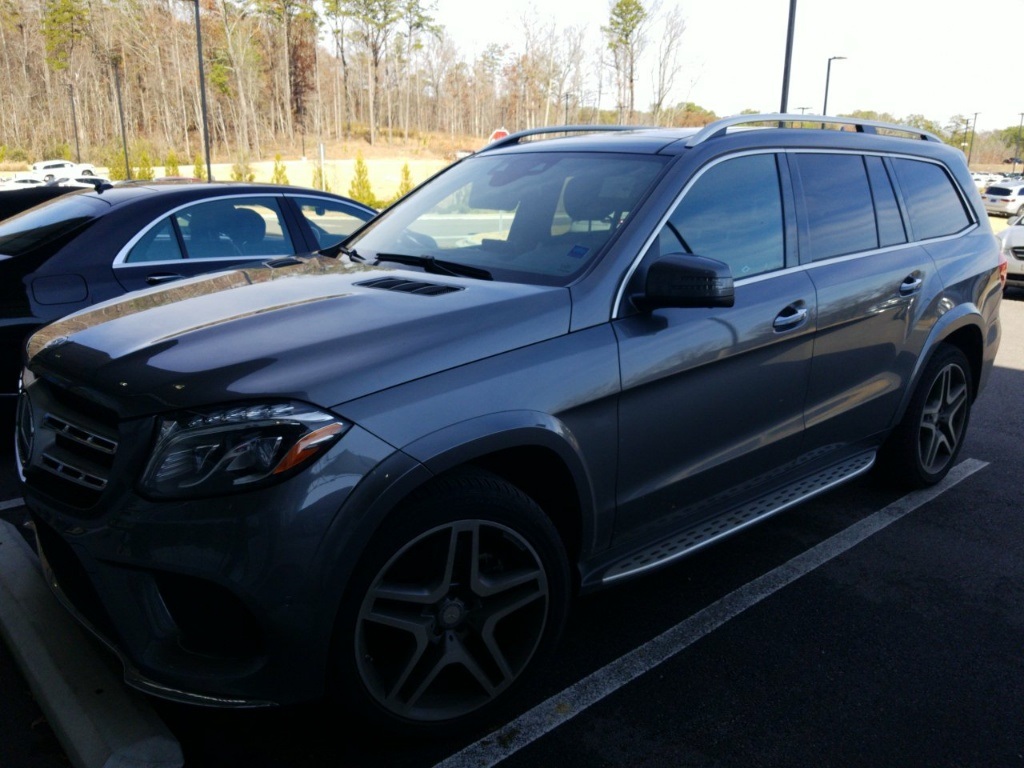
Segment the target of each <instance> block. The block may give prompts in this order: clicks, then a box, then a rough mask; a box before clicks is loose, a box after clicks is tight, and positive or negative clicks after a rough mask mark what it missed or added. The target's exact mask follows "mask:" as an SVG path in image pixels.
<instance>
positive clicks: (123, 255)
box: [111, 192, 296, 269]
mask: <svg viewBox="0 0 1024 768" xmlns="http://www.w3.org/2000/svg"><path fill="white" fill-rule="evenodd" d="M284 197H287V195H284V194H282V193H274V192H256V193H253V194H230V195H217V196H215V197H204V198H201V199H199V200H190V201H189V202H187V203H182V204H181V205H179V206H177V207H175V208H169V209H168V210H166V211H164V212H163V213H161V214H160V215H159V216H157V217H156V218H155V219H154V220H153V221H151V222H150V223H149V224H147V225H146V226H145V227H143V228H142V229H140V230H139V231H138V232H136V233H135V235H134V236H133V237H132V239H131V240H129V241H128V242H127V243H125V245H124V246H123V247H122V248H121V250H120V251H118V252H117V255H116V256H114V260H113V262H112V263H111V265H112V266H113V267H114V269H117V268H118V267H124V268H126V269H127V268H130V267H139V266H142V265H146V266H153V265H157V264H180V263H181V262H182V261H189V259H170V260H164V261H140V262H137V263H135V264H132V263H131V262H128V261H125V259H127V258H128V254H129V253H130V252H131V250H132V248H134V247H135V245H136V243H138V242H139V240H141V239H142V238H143V237H144V236H145V235H146V234H147V233H148V232H149V231H150V230H151V229H153V227H155V226H157V225H158V224H159V223H160V222H162V221H163V220H164V219H166V218H167V217H168V216H173V215H174V214H176V213H177V212H178V211H181V210H184V209H185V208H192V207H193V206H196V205H202V204H203V203H208V202H213V201H219V200H238V199H240V198H246V199H252V198H271V199H273V200H280V199H282V198H284ZM278 213H280V214H281V217H282V222H283V223H284V224H285V229H286V230H287V226H288V224H287V221H286V220H285V213H284V211H283V210H281V207H280V205H279V206H278ZM288 237H289V238H291V232H288ZM293 245H294V243H293ZM295 253H296V251H289V252H288V253H280V254H272V255H270V256H267V257H266V258H271V259H273V258H277V257H278V256H291V255H293V254H295ZM238 258H239V257H238V256H222V257H218V258H214V259H201V261H210V262H217V261H232V260H237V259H238ZM259 258H260V259H262V258H264V257H263V256H260V257H259ZM197 261H200V259H197Z"/></svg>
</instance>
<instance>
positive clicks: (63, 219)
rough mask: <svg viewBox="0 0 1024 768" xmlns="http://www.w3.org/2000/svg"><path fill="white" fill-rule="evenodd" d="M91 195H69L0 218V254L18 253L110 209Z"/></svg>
mask: <svg viewBox="0 0 1024 768" xmlns="http://www.w3.org/2000/svg"><path fill="white" fill-rule="evenodd" d="M109 207H110V206H109V205H107V204H106V203H103V202H101V201H99V200H97V199H95V198H93V197H87V196H83V195H76V194H73V193H72V194H71V195H70V196H64V197H59V198H57V199H56V200H51V201H49V202H47V203H45V204H43V205H40V206H36V207H35V208H30V209H29V210H27V211H25V212H23V213H19V214H18V215H17V216H12V217H11V218H9V219H4V220H3V221H0V255H3V256H20V255H22V254H23V253H28V252H29V251H32V250H33V249H35V248H38V247H39V246H40V245H44V244H46V243H48V242H52V241H53V240H56V239H57V238H59V237H62V236H63V235H66V234H68V233H69V232H71V231H73V230H75V229H77V228H78V227H80V226H82V225H83V224H85V223H86V222H88V221H91V220H92V219H94V218H96V217H97V216H99V215H100V214H101V213H103V212H104V211H106V210H108V209H109Z"/></svg>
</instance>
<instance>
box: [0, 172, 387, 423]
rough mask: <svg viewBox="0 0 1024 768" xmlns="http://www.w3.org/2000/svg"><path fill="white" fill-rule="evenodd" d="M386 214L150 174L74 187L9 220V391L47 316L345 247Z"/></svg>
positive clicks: (1, 282) (3, 286) (2, 236)
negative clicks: (116, 183)
mask: <svg viewBox="0 0 1024 768" xmlns="http://www.w3.org/2000/svg"><path fill="white" fill-rule="evenodd" d="M375 214H376V211H375V210H373V209H372V208H369V207H367V206H365V205H362V204H361V203H358V202H356V201H354V200H350V199H348V198H344V197H340V196H338V195H333V194H330V193H328V192H320V191H318V190H314V189H307V188H301V187H287V186H277V185H263V184H237V183H214V184H177V183H151V184H134V185H127V186H120V187H109V188H106V189H101V190H97V191H95V192H94V191H84V192H77V193H72V194H68V195H64V196H61V197H59V198H57V199H55V200H52V201H50V202H48V203H46V204H44V205H40V206H37V207H35V208H32V209H30V210H28V211H25V212H24V213H21V214H19V215H17V216H14V217H12V218H9V219H5V220H4V221H0V401H2V400H4V399H9V398H11V396H13V395H14V394H15V393H16V390H17V381H18V371H19V369H20V366H21V347H22V345H23V343H24V341H25V339H26V337H27V336H28V335H29V334H30V333H31V332H32V331H34V330H35V329H36V328H38V327H39V326H41V325H43V324H45V323H48V322H50V321H52V320H56V319H57V318H59V317H62V316H63V315H66V314H68V313H70V312H73V311H75V310H78V309H81V308H82V307H85V306H87V305H90V304H95V303H96V302H99V301H103V300H106V299H110V298H114V297H116V296H119V295H121V294H123V293H125V292H127V291H133V290H136V289H139V288H145V287H148V286H153V285H160V284H163V283H166V282H169V281H172V280H178V279H180V278H183V277H189V276H191V275H196V274H199V273H201V272H210V271H214V270H219V269H227V268H230V267H233V266H235V265H237V264H242V263H246V262H252V261H267V260H271V259H274V258H278V257H282V256H289V255H292V254H296V253H308V252H311V251H317V250H320V249H321V248H325V247H328V246H332V245H336V244H337V243H338V242H340V241H341V240H343V239H344V238H345V237H347V236H348V235H349V234H351V233H352V232H353V231H355V230H356V229H357V228H359V227H360V226H361V225H362V224H363V222H365V221H368V220H369V219H371V218H372V217H373V216H374V215H375ZM3 405H4V404H3V403H2V402H0V412H6V411H7V410H9V409H8V408H6V407H3Z"/></svg>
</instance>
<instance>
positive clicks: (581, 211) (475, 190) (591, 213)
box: [345, 152, 666, 285]
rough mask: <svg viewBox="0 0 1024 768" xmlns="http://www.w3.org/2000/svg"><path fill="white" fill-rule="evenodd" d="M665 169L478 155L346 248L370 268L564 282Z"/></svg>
mask: <svg viewBox="0 0 1024 768" xmlns="http://www.w3.org/2000/svg"><path fill="white" fill-rule="evenodd" d="M665 163H666V159H665V158H663V157H654V156H649V155H643V156H640V155H615V154H610V153H555V152H536V153H530V154H520V153H517V154H507V155H490V156H489V155H486V154H485V155H481V156H477V157H472V158H469V159H467V160H464V161H462V162H461V163H459V164H458V165H456V166H455V167H453V168H451V169H450V170H448V171H446V172H445V173H444V174H442V175H441V176H438V177H437V178H436V179H434V180H433V181H432V182H430V183H428V184H425V185H424V186H422V187H420V188H419V189H418V190H417V191H416V192H415V193H413V194H412V195H410V196H409V197H407V198H406V199H405V200H403V201H402V202H400V203H399V204H398V205H396V206H394V207H393V208H392V209H390V210H389V211H387V212H386V213H384V214H383V215H382V216H381V217H379V218H378V219H377V221H376V222H375V223H374V224H371V225H370V227H369V228H368V229H367V230H365V231H364V232H363V233H362V234H360V235H359V236H357V237H356V238H355V239H354V240H351V241H349V242H348V243H346V244H345V245H346V248H347V249H349V250H355V251H356V253H357V254H358V257H360V258H362V259H365V260H367V261H376V260H380V261H382V262H385V261H396V259H395V258H394V257H395V256H398V257H428V260H429V259H435V260H437V261H438V262H443V263H445V264H447V265H448V266H449V267H450V266H452V265H463V266H467V267H476V268H478V269H480V270H484V271H486V273H489V274H491V275H493V276H494V279H496V280H510V281H517V282H528V283H540V284H547V285H562V284H566V283H568V282H569V280H571V279H572V278H573V277H575V276H576V275H578V274H580V273H581V272H582V271H583V270H584V269H585V268H586V267H587V266H588V265H589V264H591V263H592V262H593V260H594V259H595V258H596V257H597V256H598V254H600V252H601V250H602V248H603V247H604V245H605V244H606V243H607V242H608V240H609V239H610V238H611V236H612V235H613V234H614V232H615V230H616V229H617V228H618V227H620V226H621V225H622V224H623V222H625V221H626V219H627V217H628V216H629V214H630V213H631V211H632V210H633V209H634V208H635V206H636V204H637V202H638V201H639V200H640V199H641V198H642V197H643V195H644V193H645V192H646V191H647V190H648V189H649V188H650V186H651V185H652V183H653V182H654V180H655V179H656V178H657V176H658V175H659V173H660V171H661V169H662V168H663V167H664V165H665ZM421 261H425V260H422V259H421ZM404 263H413V262H412V261H411V260H408V259H407V260H406V261H405V262H404Z"/></svg>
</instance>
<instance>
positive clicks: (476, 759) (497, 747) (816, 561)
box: [435, 459, 988, 768]
mask: <svg viewBox="0 0 1024 768" xmlns="http://www.w3.org/2000/svg"><path fill="white" fill-rule="evenodd" d="M987 466H988V463H987V462H983V461H978V460H976V459H967V460H966V461H964V462H962V463H960V464H959V465H957V466H956V467H954V468H953V469H952V470H951V471H950V473H949V475H947V476H946V479H945V480H943V481H942V482H941V483H939V484H938V485H935V486H933V487H931V488H928V489H926V490H923V491H915V492H913V493H909V494H907V495H906V496H904V497H903V498H901V499H899V500H897V501H895V502H894V503H892V504H890V505H889V506H887V507H885V508H884V509H880V510H879V511H878V512H875V513H874V514H873V515H871V516H870V517H866V518H864V519H863V520H861V521H860V522H858V523H854V524H853V525H851V526H850V527H849V528H846V529H845V530H843V531H840V532H839V533H837V534H836V535H834V536H832V537H831V538H829V539H826V540H825V541H823V542H821V543H820V544H817V545H816V546H814V547H812V548H811V549H809V550H807V551H806V552H804V553H802V554H800V555H798V556H796V557H794V558H793V559H792V560H790V561H789V562H787V563H783V564H782V565H780V566H779V567H777V568H775V569H774V570H772V571H769V572H768V573H766V574H764V575H763V576H760V577H759V578H757V579H754V580H753V581H751V582H748V583H747V584H745V585H743V586H742V587H740V588H739V589H737V590H736V591H734V592H731V593H730V594H728V595H726V596H725V597H723V598H722V599H720V600H718V601H717V602H715V603H713V604H711V605H709V606H708V607H707V608H705V609H703V610H702V611H699V612H698V613H695V614H694V615H693V616H691V617H690V618H688V619H686V620H685V621H682V622H680V623H679V624H677V625H676V626H674V627H672V628H671V629H668V630H666V631H665V632H663V633H662V634H661V635H659V636H658V637H656V638H654V639H653V640H650V641H649V642H647V643H645V644H644V645H642V646H640V647H639V648H637V649H636V650H634V651H631V652H630V653H627V654H626V655H625V656H622V657H620V658H618V659H616V660H615V661H613V662H611V663H610V664H608V665H606V666H604V667H602V668H601V669H599V670H597V671H596V672H594V673H592V674H590V675H588V676H587V677H585V678H584V679H582V680H580V681H579V682H578V683H576V684H575V685H572V686H570V687H569V688H566V689H565V690H564V691H562V692H561V693H558V694H556V695H554V696H552V697H551V698H549V699H547V700H546V701H543V702H541V703H540V704H538V705H537V706H535V707H534V708H533V709H531V710H529V711H528V712H525V713H524V714H523V715H521V716H520V717H518V718H516V719H515V720H513V721H512V722H510V723H508V724H507V725H505V726H504V727H503V728H501V729H499V730H498V731H495V732H494V733H491V734H490V735H488V736H485V737H484V738H482V739H480V740H479V741H477V742H475V743H473V744H470V745H469V746H467V747H466V748H465V749H463V750H461V751H459V752H456V753H455V754H454V755H452V756H451V757H449V758H447V759H445V760H443V761H441V762H440V763H438V764H437V766H435V768H485V767H489V766H493V765H497V764H498V763H499V762H501V761H502V760H504V759H505V758H506V757H509V756H510V755H513V754H515V753H516V752H518V751H519V750H521V749H523V748H524V747H526V746H529V745H530V744H532V743H533V742H535V741H536V740H537V739H539V738H540V737H541V736H544V735H545V734H546V733H549V732H550V731H553V730H554V729H555V728H557V727H558V726H560V725H562V724H563V723H566V722H568V721H569V720H571V719H572V718H574V717H576V715H579V714H581V713H582V712H584V711H585V710H586V709H587V708H588V707H590V706H591V705H593V704H596V703H598V702H599V701H601V700H602V699H604V698H605V697H606V696H609V695H611V694H612V693H615V692H616V691H617V690H619V689H620V688H622V687H623V686H625V685H626V684H627V683H629V682H631V681H633V680H635V679H636V678H638V677H639V676H640V675H642V674H644V673H645V672H649V671H650V670H652V669H654V668H655V667H657V666H658V665H659V664H661V663H663V662H665V661H668V660H669V659H670V658H672V657H673V656H675V655H676V654H677V653H679V652H680V651H682V650H684V649H686V648H687V647H689V646H690V645H692V644H693V643H695V642H696V641H698V640H700V639H701V638H702V637H704V636H705V635H707V634H709V633H711V632H713V631H714V630H716V629H718V628H719V627H721V626H722V625H723V624H725V623H726V622H727V621H729V620H730V619H733V618H735V617H736V616H738V615H739V614H741V613H743V611H745V610H747V609H748V608H751V607H753V606H755V605H757V604H758V603H760V602H761V601H762V600H764V599H765V598H766V597H770V596H771V595H773V594H774V593H775V592H777V591H779V590H780V589H782V588H783V587H785V586H787V585H789V584H791V583H792V582H794V581H796V580H797V579H799V578H800V577H801V576H804V575H805V574H807V573H810V572H811V571H813V570H814V569H815V568H817V567H818V566H820V565H824V564H825V563H827V562H828V561H829V560H832V559H833V558H835V557H838V556H839V555H841V554H843V553H844V552H846V551H847V550H849V549H850V548H852V547H854V546H856V545H857V544H859V543H861V542H862V541H864V540H865V539H867V538H869V537H870V536H873V535H874V534H876V533H878V532H879V531H881V530H883V529H884V528H886V527H888V526H889V525H891V524H892V523H894V522H896V521H897V520H899V519H900V518H901V517H903V516H904V515H907V514H909V513H910V512H913V511H914V510H915V509H917V508H918V507H920V506H922V505H923V504H927V503H928V502H929V501H932V500H933V499H935V498H936V497H937V496H940V495H941V494H943V493H945V492H946V491H948V490H949V489H950V488H952V487H953V486H955V485H956V484H957V483H959V482H960V481H962V480H964V479H966V478H967V477H970V476H971V475H973V474H974V473H975V472H977V471H978V470H980V469H984V468H985V467H987Z"/></svg>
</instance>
